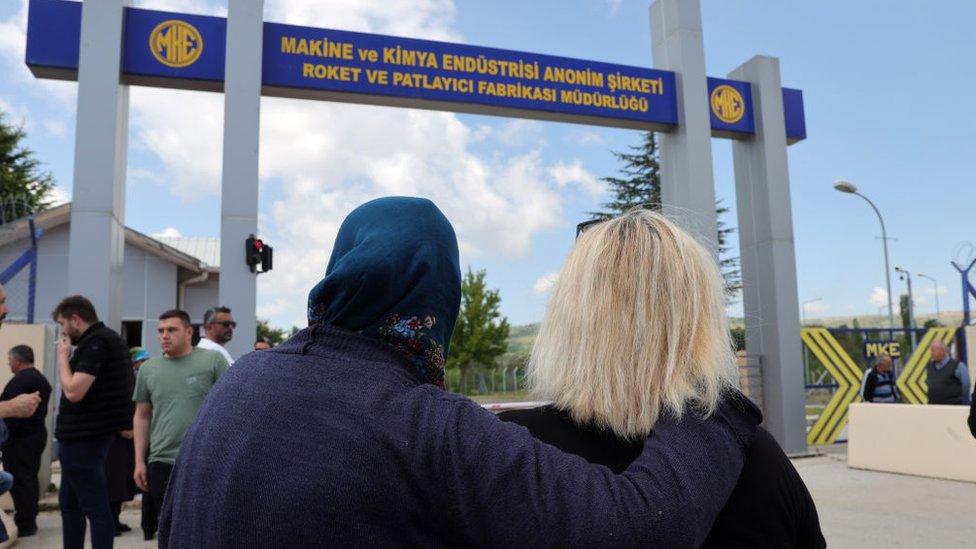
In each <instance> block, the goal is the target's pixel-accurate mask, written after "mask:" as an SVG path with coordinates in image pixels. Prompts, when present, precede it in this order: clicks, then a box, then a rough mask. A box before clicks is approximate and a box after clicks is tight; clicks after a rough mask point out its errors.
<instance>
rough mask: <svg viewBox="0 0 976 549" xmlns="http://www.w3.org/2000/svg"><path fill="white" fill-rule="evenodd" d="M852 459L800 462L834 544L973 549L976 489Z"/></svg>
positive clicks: (52, 533)
mask: <svg viewBox="0 0 976 549" xmlns="http://www.w3.org/2000/svg"><path fill="white" fill-rule="evenodd" d="M846 460H847V454H846V446H844V445H837V446H835V447H833V448H830V449H828V450H827V453H826V454H824V455H820V456H816V457H807V458H798V459H794V460H793V464H794V466H796V469H797V471H799V473H800V476H801V477H803V480H804V482H805V483H806V484H807V487H808V488H809V489H810V493H811V494H812V495H813V499H814V501H815V502H816V504H817V510H818V511H819V513H820V524H821V528H822V529H823V532H824V536H825V537H826V538H827V544H828V546H829V547H831V548H841V549H846V548H849V547H850V548H859V549H860V548H875V547H876V548H879V549H880V548H888V547H939V548H940V549H942V548H955V547H960V548H962V547H973V545H974V540H976V520H973V518H972V517H973V515H974V514H976V484H972V483H967V482H954V481H947V480H935V479H929V478H922V477H911V476H906V475H895V474H889V473H878V472H873V471H860V470H856V469H849V468H848V467H847V461H846ZM973 466H974V467H976V464H973ZM45 499H47V501H51V498H50V496H48V498H45ZM54 501H55V502H56V500H54ZM54 508H55V509H56V503H55V507H54ZM139 517H140V511H139V509H138V506H134V507H132V508H128V509H124V510H123V511H122V522H124V523H126V524H128V525H129V526H131V527H132V529H133V531H132V532H129V533H127V534H125V535H123V536H121V537H118V538H115V546H116V547H119V548H122V549H130V548H132V549H147V548H150V547H156V542H155V541H143V539H142V531H141V530H140V529H139ZM37 524H38V527H39V530H38V535H37V536H35V537H31V538H26V539H23V540H19V541H18V542H17V544H16V547H18V548H39V549H59V548H60V547H61V517H60V515H58V513H57V511H56V510H51V511H45V512H43V513H41V514H40V516H38V520H37Z"/></svg>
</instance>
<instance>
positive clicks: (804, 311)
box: [800, 297, 823, 325]
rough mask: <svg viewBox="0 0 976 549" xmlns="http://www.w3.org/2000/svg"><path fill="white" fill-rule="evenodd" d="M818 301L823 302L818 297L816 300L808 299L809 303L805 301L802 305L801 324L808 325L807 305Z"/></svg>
mask: <svg viewBox="0 0 976 549" xmlns="http://www.w3.org/2000/svg"><path fill="white" fill-rule="evenodd" d="M818 301H823V298H822V297H818V298H814V299H808V300H807V301H804V302H803V304H802V305H800V324H802V325H806V323H807V305H809V304H811V303H816V302H818Z"/></svg>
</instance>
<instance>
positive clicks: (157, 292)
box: [0, 224, 217, 354]
mask: <svg viewBox="0 0 976 549" xmlns="http://www.w3.org/2000/svg"><path fill="white" fill-rule="evenodd" d="M68 228H69V225H67V224H65V225H61V226H60V227H55V228H53V229H51V230H49V231H46V232H45V233H44V236H42V237H41V240H40V241H39V242H38V258H37V290H36V297H35V299H36V305H35V309H34V311H35V312H34V321H35V322H40V323H52V322H53V321H52V320H51V311H52V310H53V309H54V307H55V306H56V305H57V304H58V301H60V300H61V299H62V298H63V297H65V295H66V293H67V288H68V273H67V269H68ZM27 248H28V244H27V239H22V240H19V241H16V242H14V243H11V244H8V245H6V246H2V247H0V269H3V268H5V267H6V266H7V265H10V263H11V262H13V261H14V260H15V259H16V258H17V257H18V256H20V254H21V253H23V252H24V251H25V250H26V249H27ZM26 275H27V269H24V271H22V272H21V273H20V274H18V275H17V276H16V277H15V278H14V279H13V280H12V281H11V284H10V288H9V289H8V293H9V294H11V295H10V297H9V299H8V302H9V304H10V306H11V311H10V319H11V320H13V321H21V322H23V321H24V320H25V319H26V317H27V283H26V280H27V276H26ZM178 276H179V268H178V267H177V266H176V265H175V264H173V263H170V262H168V261H166V260H165V259H162V258H161V257H159V256H157V255H154V254H152V253H149V252H146V251H145V250H143V249H141V248H137V247H135V246H132V245H130V244H128V243H127V244H126V245H125V265H124V267H123V274H122V296H123V304H122V320H123V321H132V320H141V321H142V342H143V345H144V346H145V347H146V349H147V350H148V351H149V352H150V354H157V353H158V352H159V343H158V341H157V339H156V322H157V320H156V319H157V318H158V317H159V314H160V313H162V312H163V311H165V310H167V309H173V308H175V307H176V300H177V292H178ZM184 276H188V275H187V274H186V273H185V272H184ZM214 280H216V277H214ZM190 288H195V289H194V290H193V292H188V295H187V306H188V307H190V308H192V309H194V310H196V309H199V310H200V313H199V315H194V314H193V313H192V312H191V313H190V314H191V317H192V318H194V319H197V317H199V318H200V319H201V320H202V318H203V311H205V310H206V309H207V307H210V306H212V305H214V304H216V301H217V285H216V282H213V283H208V284H205V285H203V287H201V288H196V287H194V286H190ZM188 289H189V288H188Z"/></svg>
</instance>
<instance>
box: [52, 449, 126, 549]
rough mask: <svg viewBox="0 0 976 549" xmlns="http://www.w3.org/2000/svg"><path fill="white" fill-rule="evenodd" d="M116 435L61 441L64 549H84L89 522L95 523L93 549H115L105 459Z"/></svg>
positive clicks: (92, 539)
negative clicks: (86, 527)
mask: <svg viewBox="0 0 976 549" xmlns="http://www.w3.org/2000/svg"><path fill="white" fill-rule="evenodd" d="M114 437H115V435H114V434H108V435H103V436H99V437H93V438H88V439H84V440H71V441H61V490H60V492H59V493H58V503H59V504H60V506H61V527H62V532H63V539H64V549H84V545H85V526H86V524H85V519H86V518H87V519H88V521H90V522H91V546H92V549H111V548H112V544H113V541H114V538H115V521H114V520H113V519H112V510H111V507H110V506H109V502H108V487H107V484H106V481H105V457H106V456H108V449H109V446H111V444H112V439H113V438H114Z"/></svg>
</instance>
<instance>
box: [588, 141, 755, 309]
mask: <svg viewBox="0 0 976 549" xmlns="http://www.w3.org/2000/svg"><path fill="white" fill-rule="evenodd" d="M630 151H631V152H626V153H619V152H614V153H613V155H614V156H615V157H616V158H617V160H619V161H620V162H621V163H623V167H621V168H620V177H603V178H601V181H603V182H605V183H606V184H607V185H608V187H609V189H610V192H611V193H612V195H613V198H612V199H611V200H610V201H609V202H607V203H605V204H603V207H604V208H605V209H606V210H605V211H602V212H589V214H590V215H591V216H592V217H593V219H608V218H611V217H614V216H617V215H620V214H622V213H625V212H627V211H629V210H632V209H634V208H647V209H650V210H655V211H661V173H660V170H661V165H660V152H659V151H658V148H657V136H656V134H655V133H654V132H645V133H644V134H643V138H642V140H641V144H640V145H636V146H635V145H632V146H631V147H630ZM728 211H729V208H727V207H726V206H723V205H722V201H721V200H719V201H717V202H716V204H715V212H716V214H717V215H718V254H719V258H720V260H719V267H720V268H721V270H722V276H723V277H724V278H725V291H726V295H728V296H729V298H732V297H734V296H735V295H737V294H738V293H739V291H740V290H741V289H742V274H741V272H740V270H739V258H738V257H737V256H732V257H728V252H729V251H730V250H731V247H730V246H729V244H728V240H729V236H730V235H731V234H732V233H733V232H735V228H734V227H730V226H729V225H728V224H727V223H726V222H725V221H723V220H722V216H723V215H725V214H726V213H728Z"/></svg>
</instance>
